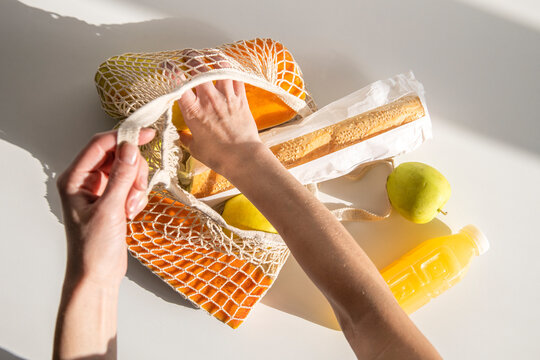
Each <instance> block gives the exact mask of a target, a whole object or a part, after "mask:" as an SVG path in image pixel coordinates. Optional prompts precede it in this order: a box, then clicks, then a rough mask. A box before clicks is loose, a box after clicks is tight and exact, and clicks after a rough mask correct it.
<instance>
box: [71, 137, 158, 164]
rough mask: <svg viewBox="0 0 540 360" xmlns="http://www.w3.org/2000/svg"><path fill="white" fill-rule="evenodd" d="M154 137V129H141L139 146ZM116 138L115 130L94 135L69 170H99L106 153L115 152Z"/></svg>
mask: <svg viewBox="0 0 540 360" xmlns="http://www.w3.org/2000/svg"><path fill="white" fill-rule="evenodd" d="M154 136H155V130H154V129H149V128H144V129H142V130H141V132H140V135H139V145H143V144H146V143H148V142H149V141H150V140H152V139H153V138H154ZM116 137H117V131H116V130H115V131H108V132H105V133H100V134H96V135H95V136H94V137H93V138H92V140H91V141H90V143H88V145H87V146H86V147H85V148H84V149H83V150H82V151H81V152H80V153H79V155H78V156H77V157H76V158H75V160H74V161H73V163H72V164H71V166H70V170H71V171H72V172H90V171H92V170H95V169H97V168H99V167H100V166H101V165H103V163H104V162H105V161H106V160H107V155H108V152H111V151H114V150H115V147H116Z"/></svg>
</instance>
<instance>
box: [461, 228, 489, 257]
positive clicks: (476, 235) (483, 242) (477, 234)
mask: <svg viewBox="0 0 540 360" xmlns="http://www.w3.org/2000/svg"><path fill="white" fill-rule="evenodd" d="M459 232H462V233H465V234H467V235H469V236H470V237H471V239H472V240H473V241H474V244H475V245H476V248H477V249H478V255H482V254H484V253H485V252H486V251H488V250H489V241H488V239H487V237H486V235H484V233H483V232H482V231H480V229H478V228H477V227H476V226H474V225H467V226H465V227H463V229H461V230H460V231H459Z"/></svg>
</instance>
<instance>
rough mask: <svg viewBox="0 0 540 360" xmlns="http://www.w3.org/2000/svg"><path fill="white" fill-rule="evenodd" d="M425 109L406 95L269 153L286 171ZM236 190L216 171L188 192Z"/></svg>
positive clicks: (408, 119)
mask: <svg viewBox="0 0 540 360" xmlns="http://www.w3.org/2000/svg"><path fill="white" fill-rule="evenodd" d="M424 115H425V110H424V107H423V105H422V102H421V101H420V98H419V97H418V96H416V95H407V96H404V97H401V98H399V99H398V100H396V101H394V102H391V103H389V104H386V105H383V106H380V107H378V108H375V109H373V110H370V111H367V112H365V113H362V114H359V115H356V116H353V117H351V118H349V119H346V120H343V121H341V122H338V123H336V124H333V125H331V126H327V127H325V128H322V129H319V130H316V131H314V132H311V133H308V134H305V135H303V136H300V137H296V138H294V139H291V140H289V141H286V142H283V143H280V144H277V145H274V146H272V147H271V148H270V150H271V151H272V152H273V153H274V155H275V156H276V158H277V159H278V160H279V161H280V162H281V163H282V164H283V165H284V166H285V168H287V169H291V168H294V167H296V166H299V165H302V164H305V163H307V162H310V161H313V160H315V159H318V158H320V157H323V156H325V155H327V154H331V153H333V152H335V151H339V150H342V149H345V148H347V147H349V146H352V145H354V144H357V143H359V142H361V141H364V140H366V139H369V138H370V137H373V136H376V135H378V134H380V133H382V132H386V131H388V130H391V129H393V128H395V127H398V126H401V125H404V124H407V123H409V122H411V121H414V120H417V119H420V118H422V117H423V116H424ZM232 188H234V186H233V185H232V184H231V183H230V182H229V181H228V180H227V179H226V178H225V177H223V176H221V175H220V174H218V173H216V172H215V171H213V170H207V171H204V172H202V173H199V174H196V175H194V176H193V177H192V178H191V184H189V185H188V186H187V190H189V192H190V193H191V194H193V195H194V196H195V197H197V198H202V197H206V196H210V195H214V194H218V193H220V192H223V191H226V190H229V189H232Z"/></svg>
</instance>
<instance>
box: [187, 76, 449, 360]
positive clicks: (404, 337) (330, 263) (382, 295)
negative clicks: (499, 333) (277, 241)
mask: <svg viewBox="0 0 540 360" xmlns="http://www.w3.org/2000/svg"><path fill="white" fill-rule="evenodd" d="M180 106H181V109H182V111H183V113H184V117H185V120H186V123H187V125H188V126H189V127H190V130H191V132H192V133H193V135H188V134H182V136H181V138H182V141H183V142H184V143H185V144H186V145H187V146H189V148H190V150H191V151H192V153H193V154H194V155H195V157H197V158H198V159H199V160H200V161H202V162H204V163H206V164H207V165H209V166H210V167H212V168H213V169H214V170H216V171H217V172H219V173H221V174H222V175H224V176H225V177H227V178H228V179H229V180H230V181H231V182H232V183H233V184H234V185H235V186H236V187H238V189H239V190H240V191H241V192H242V193H244V194H245V195H246V196H247V197H248V198H249V199H250V200H251V201H252V202H253V204H254V205H255V206H256V207H257V208H258V209H259V210H260V211H261V212H262V213H263V214H264V215H265V216H266V218H267V219H268V220H269V221H270V222H271V223H272V225H273V226H274V227H275V228H276V229H277V230H278V232H279V234H280V235H281V236H282V238H283V239H284V241H285V242H286V243H287V245H288V247H289V248H290V250H291V252H292V254H293V255H294V257H295V258H296V259H297V261H298V263H299V264H300V265H301V266H302V268H303V269H304V271H305V272H306V273H307V274H308V276H309V277H310V278H311V279H312V281H313V282H314V283H315V284H316V285H317V286H318V287H319V289H320V290H321V291H322V292H323V294H324V295H325V296H326V297H327V299H328V300H329V302H330V304H331V305H332V307H333V309H334V312H335V313H336V316H337V318H338V321H339V323H340V325H341V327H342V329H343V332H344V334H345V336H346V338H347V340H348V341H349V343H350V345H351V347H352V348H353V350H354V351H355V353H356V355H357V356H358V357H361V358H396V357H399V358H418V357H423V358H439V355H438V353H437V352H436V350H435V349H434V348H433V346H432V345H431V344H430V343H429V342H428V340H427V339H426V338H425V337H424V336H423V335H422V333H421V332H420V331H419V330H418V329H417V328H416V326H415V325H414V324H413V323H412V321H411V320H410V319H409V318H408V316H407V315H406V314H405V313H404V312H403V310H402V309H401V308H400V307H399V305H398V303H397V302H396V301H395V299H394V297H393V296H392V294H391V292H390V290H389V289H388V287H387V286H386V284H385V282H384V281H383V279H382V277H381V276H380V274H379V272H378V271H377V269H376V268H375V266H374V265H373V263H372V262H371V261H370V260H369V258H368V257H367V256H366V254H365V253H364V251H363V250H362V249H361V248H360V246H359V245H358V244H357V243H356V241H355V240H354V239H353V238H352V236H351V235H350V234H349V233H348V232H347V231H346V230H345V228H344V227H343V226H342V224H341V223H340V222H339V221H337V220H336V219H335V218H334V217H333V216H332V215H331V213H330V212H329V211H328V209H326V207H325V206H324V205H323V204H321V203H320V202H319V201H318V200H317V199H316V198H315V197H314V196H312V194H311V193H309V192H308V191H307V190H306V189H305V188H304V187H303V186H302V185H301V184H300V183H299V182H298V181H297V180H296V179H295V178H294V177H293V176H292V175H290V174H289V172H288V171H287V170H286V169H285V168H284V167H283V166H282V165H281V164H280V163H279V161H278V160H277V159H276V158H275V157H274V155H273V154H272V153H271V152H270V150H269V149H268V148H266V147H265V146H264V145H263V144H262V143H261V142H260V139H259V137H258V134H257V131H256V127H255V124H254V121H253V118H252V117H251V113H250V112H249V108H248V106H247V100H246V98H245V92H244V87H243V84H241V83H238V82H233V81H230V80H224V81H218V82H216V86H215V87H214V85H212V84H210V83H208V84H204V85H202V86H200V87H198V88H197V92H196V95H195V94H193V93H191V92H189V93H187V94H186V95H184V97H183V98H182V99H181V100H180Z"/></svg>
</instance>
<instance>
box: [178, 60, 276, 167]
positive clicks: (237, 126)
mask: <svg viewBox="0 0 540 360" xmlns="http://www.w3.org/2000/svg"><path fill="white" fill-rule="evenodd" d="M215 60H216V61H222V62H221V63H220V66H219V67H228V63H227V62H226V61H224V59H223V58H217V57H216V58H215ZM189 65H190V66H192V67H194V68H195V67H197V69H198V71H199V72H205V71H208V70H209V68H207V67H206V66H205V64H203V63H202V62H201V61H200V60H197V59H192V60H190V63H189ZM178 105H179V106H180V109H181V110H182V114H183V116H184V120H185V122H186V124H187V126H188V127H189V130H190V132H182V133H180V140H181V141H182V143H183V144H184V145H185V146H187V147H188V148H189V150H190V152H191V154H193V156H194V157H195V158H196V159H197V160H199V161H201V162H203V163H204V164H206V165H207V166H209V167H210V168H212V169H213V170H215V171H217V172H218V173H220V174H221V175H223V176H225V177H228V175H232V173H234V171H235V170H236V168H237V167H238V166H241V165H243V163H244V162H245V161H247V160H249V157H248V156H249V155H250V154H252V150H255V149H259V148H264V146H263V145H262V142H261V139H260V138H259V133H258V130H257V125H256V123H255V120H254V119H253V115H252V114H251V111H250V110H249V106H248V102H247V98H246V90H245V87H244V83H243V82H240V81H235V80H217V81H216V82H215V85H214V84H213V83H212V82H207V83H204V84H201V85H199V86H197V87H196V88H195V91H187V92H186V93H185V94H184V95H183V96H182V98H181V99H179V100H178ZM267 151H269V150H268V149H267Z"/></svg>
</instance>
